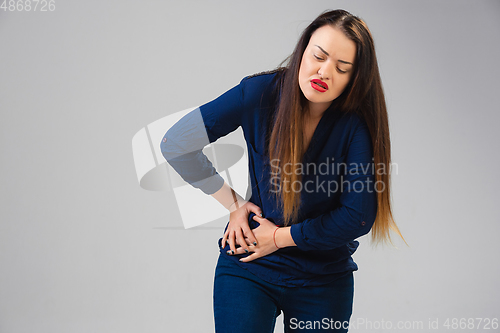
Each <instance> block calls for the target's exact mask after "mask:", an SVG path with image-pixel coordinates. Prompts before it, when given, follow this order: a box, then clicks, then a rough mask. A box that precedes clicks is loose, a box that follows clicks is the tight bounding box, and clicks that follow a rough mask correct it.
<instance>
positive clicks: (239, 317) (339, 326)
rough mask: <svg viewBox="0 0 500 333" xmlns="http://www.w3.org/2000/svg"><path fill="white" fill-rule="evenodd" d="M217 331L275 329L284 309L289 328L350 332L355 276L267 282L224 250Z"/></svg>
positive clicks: (263, 332)
mask: <svg viewBox="0 0 500 333" xmlns="http://www.w3.org/2000/svg"><path fill="white" fill-rule="evenodd" d="M213 296H214V297H213V300H214V303H213V306H214V320H215V331H216V333H272V332H274V326H275V323H276V317H278V316H279V315H280V314H281V312H283V323H284V327H285V332H286V333H288V332H347V329H348V325H349V319H350V317H351V314H352V303H353V297H354V276H353V273H352V272H350V273H349V274H348V275H346V276H344V277H341V278H339V279H337V280H335V281H334V282H332V283H329V284H326V285H322V286H312V287H284V286H278V285H274V284H271V283H269V282H266V281H264V280H262V279H260V278H259V277H257V276H255V275H253V274H252V273H250V272H248V271H247V270H246V269H244V268H241V267H240V266H238V265H237V264H236V263H235V262H233V261H231V260H230V259H228V258H225V257H224V255H223V254H219V259H218V261H217V267H216V269H215V278H214V295H213Z"/></svg>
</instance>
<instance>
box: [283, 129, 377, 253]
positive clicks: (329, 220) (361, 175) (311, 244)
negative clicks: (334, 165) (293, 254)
mask: <svg viewBox="0 0 500 333" xmlns="http://www.w3.org/2000/svg"><path fill="white" fill-rule="evenodd" d="M372 158H373V148H372V143H371V137H370V133H369V130H368V127H367V126H366V124H365V123H364V122H362V121H361V122H359V123H358V125H357V126H356V129H355V131H354V135H353V137H352V139H351V141H350V143H349V146H348V150H347V154H346V159H345V161H344V163H345V165H344V166H345V172H344V174H343V177H342V178H343V179H342V180H341V181H342V184H339V185H340V186H341V187H339V188H341V189H342V190H343V191H342V194H341V195H340V206H339V207H338V208H336V209H334V210H331V211H329V212H327V213H325V214H322V215H319V216H317V217H315V218H311V219H306V220H304V221H302V222H300V223H297V224H293V225H292V226H291V230H290V233H291V235H292V238H293V240H294V242H295V244H296V245H297V247H298V248H299V249H301V250H303V251H310V250H330V249H334V248H336V247H339V246H342V245H345V244H347V243H349V242H351V241H353V240H354V239H356V238H358V237H361V236H363V235H365V234H367V233H368V232H369V231H370V229H371V227H372V226H373V223H374V222H375V218H376V215H377V193H376V192H375V173H374V170H373V167H372V163H373V161H372ZM386 185H387V184H386Z"/></svg>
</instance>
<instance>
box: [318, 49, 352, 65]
mask: <svg viewBox="0 0 500 333" xmlns="http://www.w3.org/2000/svg"><path fill="white" fill-rule="evenodd" d="M314 46H317V47H319V49H320V50H321V52H323V53H324V54H326V55H327V56H330V55H329V54H328V52H326V51H325V50H323V48H322V47H321V46H319V45H316V44H315V45H314ZM338 62H341V63H343V64H347V65H352V63H350V62H349V61H345V60H340V59H339V60H338Z"/></svg>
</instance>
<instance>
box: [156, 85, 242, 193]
mask: <svg viewBox="0 0 500 333" xmlns="http://www.w3.org/2000/svg"><path fill="white" fill-rule="evenodd" d="M244 79H245V78H243V79H242V80H241V81H240V83H239V84H238V85H236V86H234V87H233V88H231V89H230V90H228V91H226V92H225V93H224V94H222V95H221V96H219V97H217V98H216V99H214V100H213V101H211V102H208V103H206V104H204V105H202V106H200V107H198V108H196V109H194V110H193V111H191V112H189V113H188V114H186V115H185V116H184V117H182V118H181V119H180V120H179V121H178V122H177V123H175V124H174V125H173V126H172V127H171V128H170V129H169V130H168V131H167V132H166V134H165V136H164V137H163V139H162V141H161V143H160V150H161V153H162V155H163V157H164V158H165V159H166V161H167V162H168V163H169V164H170V165H171V166H172V168H173V169H174V170H175V171H176V172H177V173H178V174H179V175H180V176H181V177H182V179H184V180H185V181H186V182H188V183H189V184H191V185H192V186H193V187H195V188H198V189H200V190H201V191H203V192H204V193H205V194H213V193H215V192H217V191H218V190H219V189H220V188H221V187H222V185H223V184H224V179H223V178H222V177H221V176H220V175H219V173H218V172H217V171H216V170H215V168H214V167H213V165H212V163H211V162H210V160H209V159H208V158H207V156H206V155H205V154H203V152H202V150H203V147H205V146H206V145H208V144H209V143H212V142H214V141H216V140H217V139H218V138H220V137H222V136H225V135H227V134H229V133H230V132H233V131H235V130H236V129H237V128H238V127H239V126H241V122H242V113H243V85H244Z"/></svg>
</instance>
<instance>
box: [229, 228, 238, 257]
mask: <svg viewBox="0 0 500 333" xmlns="http://www.w3.org/2000/svg"><path fill="white" fill-rule="evenodd" d="M229 248H230V249H231V251H232V254H234V253H236V246H235V245H234V232H230V233H229Z"/></svg>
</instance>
